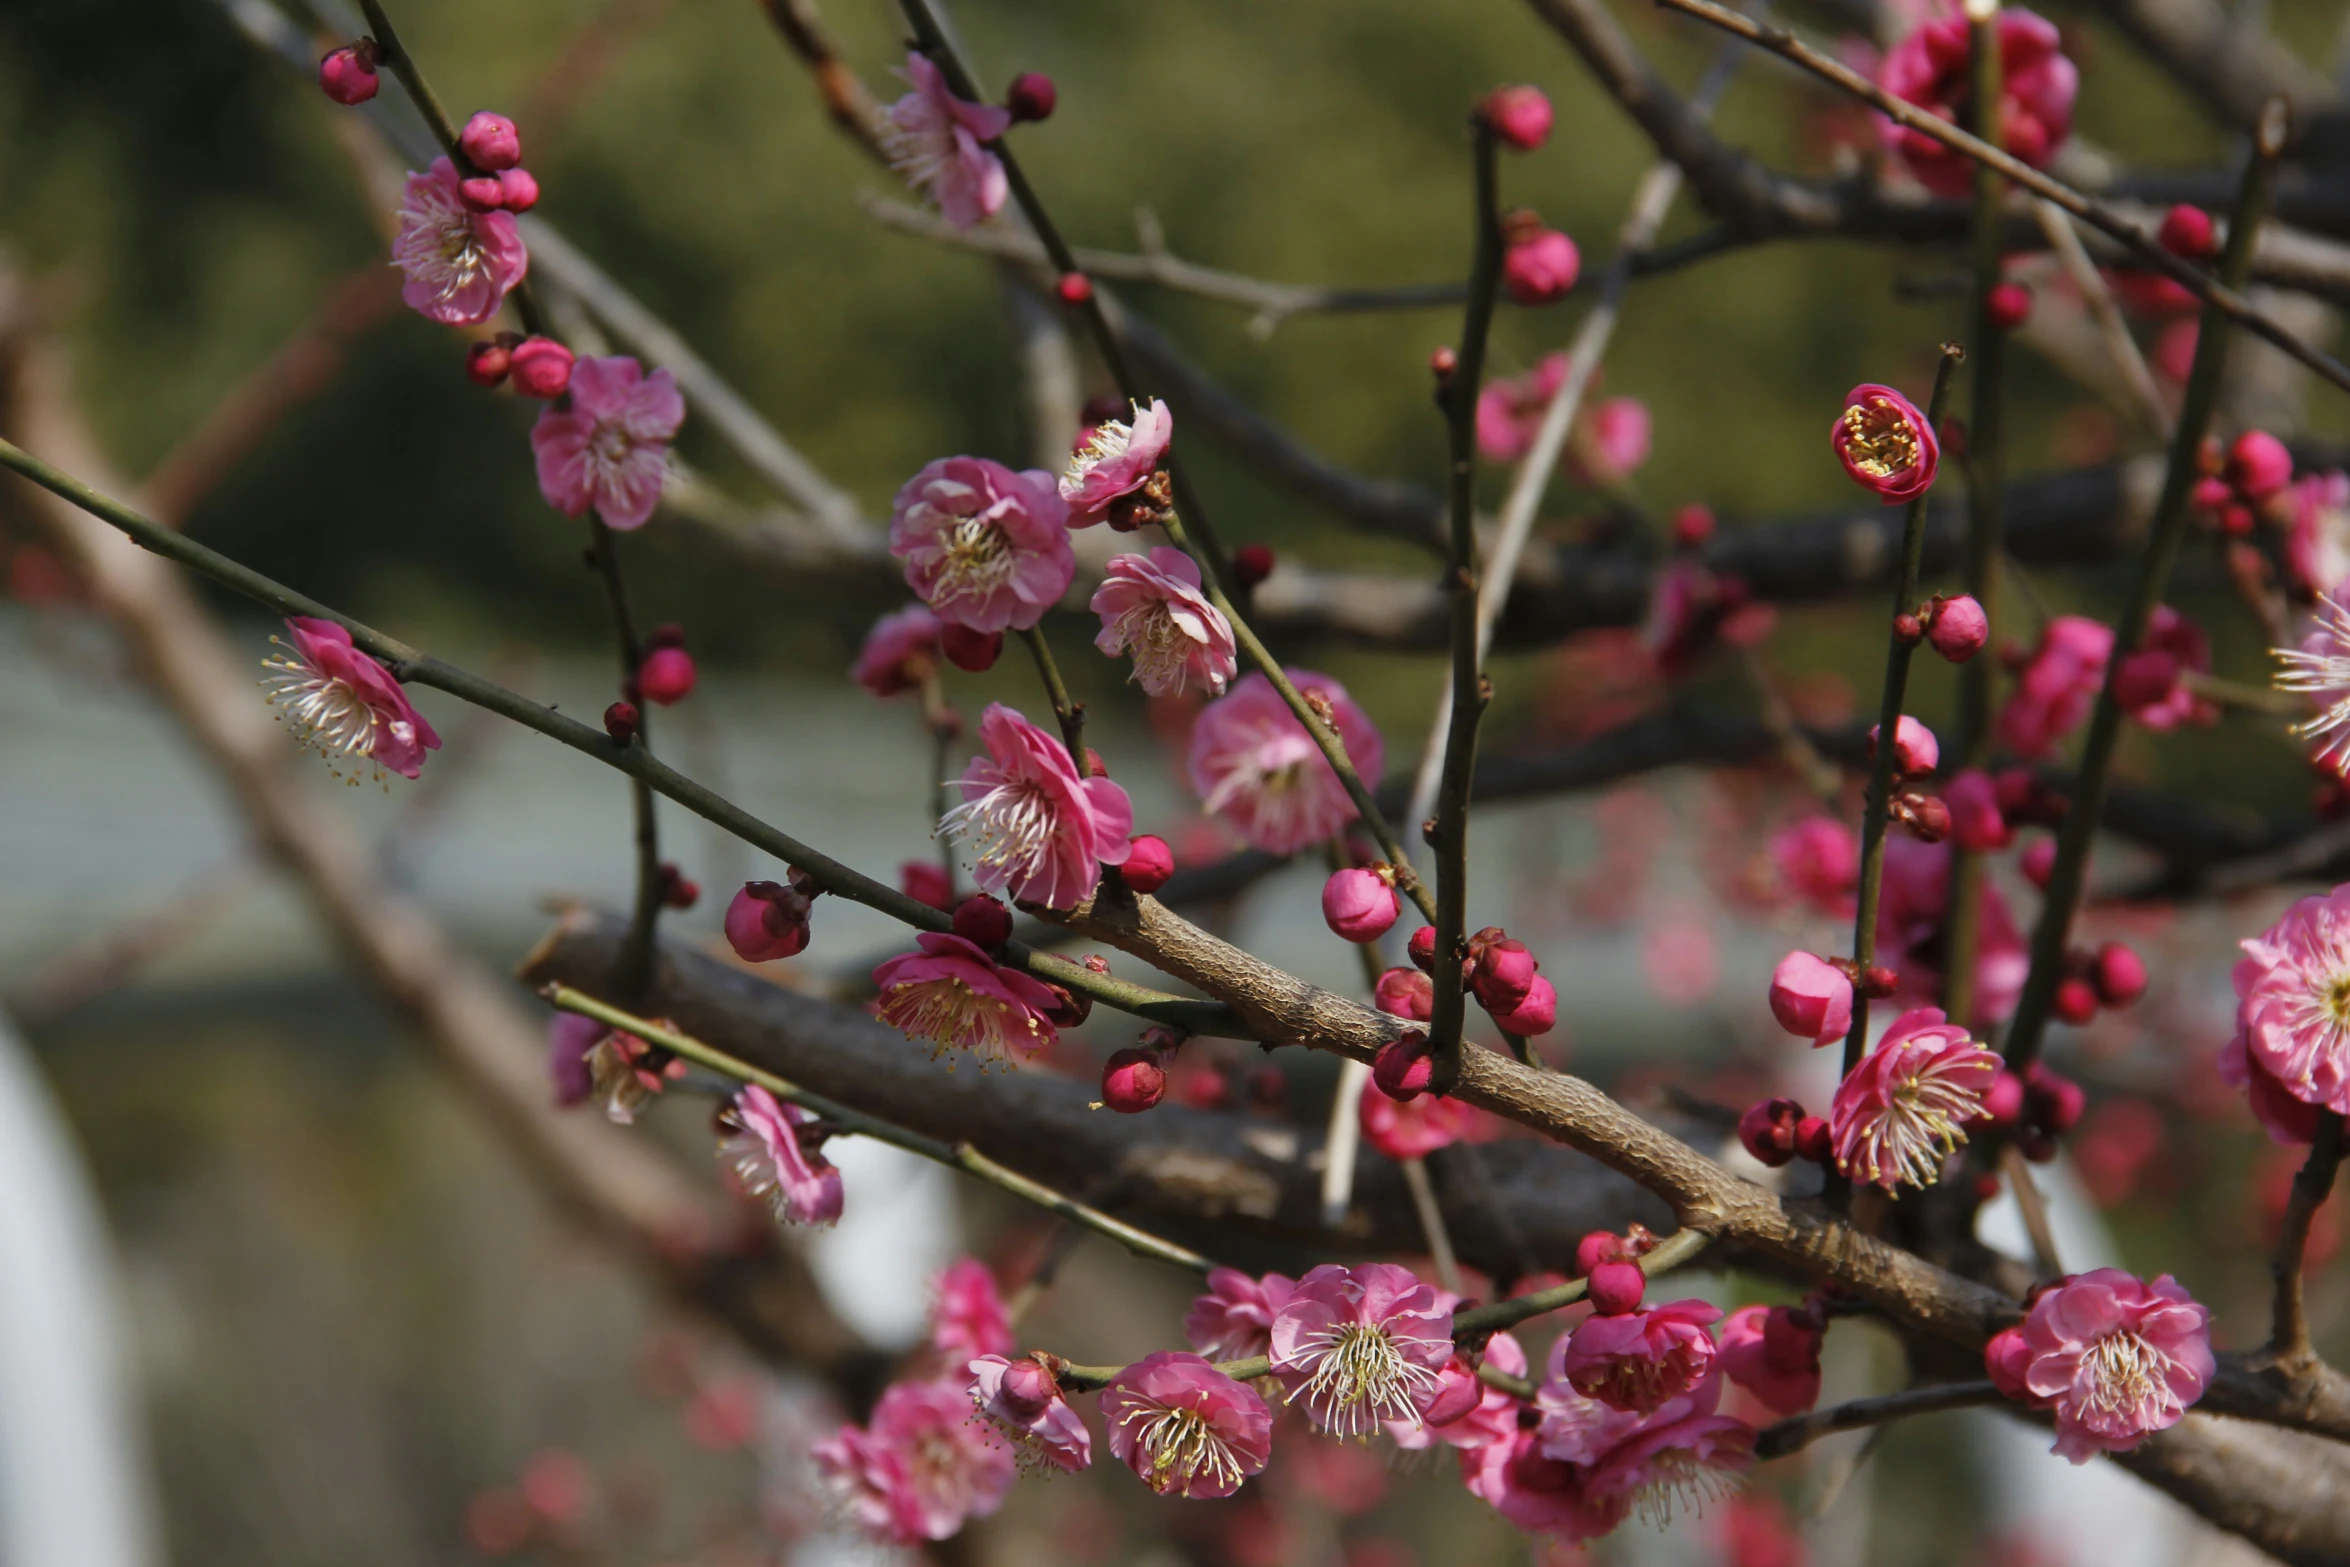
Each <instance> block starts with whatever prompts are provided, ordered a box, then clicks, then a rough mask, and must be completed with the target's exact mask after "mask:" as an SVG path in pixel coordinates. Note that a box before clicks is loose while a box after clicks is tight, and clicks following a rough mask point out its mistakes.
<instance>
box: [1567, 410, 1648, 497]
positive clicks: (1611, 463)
mask: <svg viewBox="0 0 2350 1567" xmlns="http://www.w3.org/2000/svg"><path fill="white" fill-rule="evenodd" d="M1649 430H1650V425H1649V418H1648V405H1647V404H1646V403H1644V402H1642V401H1641V400H1640V399H1639V398H1637V397H1611V398H1609V399H1607V400H1606V401H1605V402H1603V403H1601V404H1600V405H1599V406H1598V407H1596V408H1593V409H1592V410H1590V412H1588V413H1586V414H1585V415H1584V416H1583V417H1582V418H1581V419H1578V420H1577V421H1576V422H1575V440H1574V450H1573V461H1572V466H1573V468H1574V470H1575V473H1576V474H1577V476H1578V477H1580V478H1582V479H1583V480H1584V481H1585V482H1586V483H1590V484H1595V485H1599V486H1601V487H1602V488H1605V487H1607V486H1610V485H1617V484H1621V483H1623V482H1624V481H1625V480H1626V479H1629V478H1631V477H1632V475H1633V474H1634V473H1636V472H1638V471H1639V468H1640V465H1641V464H1642V463H1645V462H1646V461H1648V444H1649Z"/></svg>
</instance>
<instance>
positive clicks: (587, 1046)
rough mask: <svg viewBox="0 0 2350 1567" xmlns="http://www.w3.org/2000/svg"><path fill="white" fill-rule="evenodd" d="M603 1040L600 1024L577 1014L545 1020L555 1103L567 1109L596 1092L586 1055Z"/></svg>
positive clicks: (558, 1015) (550, 1075)
mask: <svg viewBox="0 0 2350 1567" xmlns="http://www.w3.org/2000/svg"><path fill="white" fill-rule="evenodd" d="M603 1037H604V1025H603V1024H601V1023H599V1022H597V1021H596V1020H595V1019H594V1018H592V1017H582V1016H580V1015H579V1014H578V1013H577V1012H558V1013H556V1014H555V1015H554V1016H553V1017H550V1018H548V1019H547V1078H548V1081H550V1082H551V1083H553V1084H554V1087H555V1103H556V1104H558V1105H561V1106H563V1107H564V1108H566V1109H568V1108H570V1107H571V1106H572V1105H575V1104H584V1103H585V1102H586V1101H587V1098H588V1096H589V1095H590V1094H592V1093H594V1092H595V1078H594V1076H593V1075H592V1074H591V1073H590V1072H589V1071H588V1052H589V1051H590V1050H593V1049H594V1048H595V1046H596V1041H597V1040H599V1039H601V1038H603Z"/></svg>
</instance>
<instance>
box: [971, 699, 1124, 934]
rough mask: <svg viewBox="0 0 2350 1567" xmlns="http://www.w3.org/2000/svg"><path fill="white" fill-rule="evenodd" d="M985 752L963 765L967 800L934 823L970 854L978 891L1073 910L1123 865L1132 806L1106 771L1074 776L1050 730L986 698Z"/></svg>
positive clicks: (982, 722) (982, 733) (981, 722)
mask: <svg viewBox="0 0 2350 1567" xmlns="http://www.w3.org/2000/svg"><path fill="white" fill-rule="evenodd" d="M979 739H980V743H981V744H983V745H985V746H986V747H987V754H986V755H984V756H975V757H973V758H972V759H971V763H970V765H969V766H967V767H965V768H964V769H963V777H962V780H961V782H960V784H959V785H958V787H959V788H960V789H961V790H962V791H963V803H962V804H960V805H958V806H956V807H955V808H954V809H952V810H950V811H948V812H947V814H946V815H945V816H944V817H943V818H942V819H941V820H940V821H939V824H938V830H939V831H940V832H941V833H944V834H950V835H952V836H953V837H955V838H956V839H958V840H960V841H961V842H962V844H963V846H964V848H965V849H966V850H967V851H969V852H970V854H971V855H972V857H973V858H972V866H971V874H972V877H973V879H974V880H976V881H977V882H978V883H979V885H980V887H981V889H982V890H984V891H987V892H996V893H1002V894H1004V895H1005V896H1007V897H1010V898H1013V899H1016V900H1018V901H1021V902H1026V903H1041V904H1044V905H1045V906H1046V907H1047V908H1055V909H1066V908H1073V907H1075V906H1076V905H1077V904H1078V903H1080V902H1082V901H1083V900H1084V898H1085V896H1086V895H1087V894H1088V893H1090V892H1092V891H1093V889H1094V885H1095V884H1096V883H1097V882H1099V881H1100V880H1101V875H1102V867H1103V866H1104V865H1123V864H1125V863H1126V855H1127V843H1126V836H1127V834H1128V833H1130V832H1132V831H1133V829H1134V807H1133V806H1132V804H1130V803H1129V802H1128V800H1127V798H1126V791H1125V789H1123V788H1122V787H1120V786H1119V785H1118V784H1117V783H1115V782H1113V781H1112V780H1110V779H1108V778H1098V777H1097V778H1080V777H1078V776H1077V766H1076V763H1074V762H1072V761H1071V760H1070V759H1069V749H1068V747H1067V746H1066V745H1064V744H1062V742H1061V740H1060V738H1059V737H1058V736H1056V735H1049V734H1046V733H1045V732H1044V731H1043V730H1042V729H1039V728H1037V727H1036V725H1034V724H1032V723H1030V722H1029V721H1028V720H1027V719H1025V718H1022V717H1021V716H1020V715H1019V714H1018V713H1015V712H1013V711H1012V710H1011V709H1010V708H1008V707H1006V706H1004V705H1003V704H1002V703H1001V702H990V703H989V704H988V706H987V712H986V714H985V715H984V716H982V717H981V719H980V720H979Z"/></svg>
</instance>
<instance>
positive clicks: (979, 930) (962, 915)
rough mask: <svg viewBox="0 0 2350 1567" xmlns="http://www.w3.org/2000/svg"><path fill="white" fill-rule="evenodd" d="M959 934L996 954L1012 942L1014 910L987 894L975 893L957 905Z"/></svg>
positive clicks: (956, 925)
mask: <svg viewBox="0 0 2350 1567" xmlns="http://www.w3.org/2000/svg"><path fill="white" fill-rule="evenodd" d="M955 934H956V935H958V936H960V937H962V938H963V939H964V940H965V941H968V942H970V943H972V944H973V945H974V946H979V947H984V948H986V949H987V950H988V951H990V952H993V951H994V950H995V949H996V948H998V947H1000V946H1002V945H1003V944H1004V943H1005V942H1007V941H1009V940H1011V939H1012V911H1011V910H1010V909H1007V908H1005V907H1004V906H1003V905H1002V904H1001V903H998V902H997V901H996V900H995V899H993V898H991V897H989V896H988V895H987V894H986V893H984V892H981V893H974V894H973V895H972V896H970V897H968V898H965V899H964V900H963V901H962V902H961V903H958V904H956V905H955Z"/></svg>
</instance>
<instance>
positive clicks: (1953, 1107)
mask: <svg viewBox="0 0 2350 1567" xmlns="http://www.w3.org/2000/svg"><path fill="white" fill-rule="evenodd" d="M1982 1103H1983V1101H1982V1096H1981V1095H1980V1094H1978V1093H1976V1092H1975V1091H1974V1090H1973V1089H1971V1088H1967V1087H1964V1086H1962V1085H1960V1084H1958V1083H1955V1082H1952V1081H1950V1080H1948V1079H1947V1078H1945V1077H1943V1076H1942V1075H1941V1073H1940V1072H1939V1071H1938V1070H1936V1069H1934V1068H1928V1069H1927V1070H1925V1071H1923V1072H1918V1073H1914V1074H1912V1075H1911V1076H1910V1077H1908V1078H1906V1079H1904V1080H1903V1081H1902V1082H1901V1083H1900V1085H1899V1086H1898V1087H1896V1088H1895V1089H1894V1090H1893V1094H1892V1098H1891V1100H1890V1102H1888V1103H1887V1104H1886V1106H1885V1108H1884V1110H1883V1111H1882V1112H1880V1113H1879V1115H1878V1117H1877V1122H1876V1124H1875V1125H1874V1126H1873V1127H1871V1128H1870V1129H1869V1130H1868V1132H1867V1133H1866V1134H1865V1135H1864V1137H1863V1139H1862V1143H1861V1151H1860V1155H1859V1157H1858V1158H1857V1159H1856V1160H1855V1161H1854V1162H1855V1166H1856V1168H1857V1169H1858V1171H1859V1172H1860V1173H1862V1174H1864V1175H1868V1176H1871V1177H1872V1178H1873V1177H1874V1176H1875V1175H1877V1174H1879V1173H1881V1172H1884V1171H1887V1170H1891V1171H1894V1172H1896V1175H1897V1178H1898V1182H1899V1183H1900V1184H1904V1185H1909V1186H1919V1187H1924V1186H1931V1185H1932V1184H1933V1183H1934V1181H1935V1179H1936V1177H1938V1176H1939V1175H1940V1174H1941V1173H1942V1161H1943V1160H1944V1159H1945V1158H1947V1157H1948V1156H1949V1155H1950V1153H1951V1152H1952V1151H1953V1150H1955V1149H1956V1148H1957V1147H1958V1146H1959V1144H1961V1143H1963V1142H1965V1141H1966V1140H1967V1136H1966V1131H1965V1123H1966V1122H1967V1121H1969V1120H1971V1119H1973V1118H1974V1116H1975V1115H1976V1114H1978V1113H1979V1112H1980V1111H1981V1109H1982Z"/></svg>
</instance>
